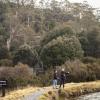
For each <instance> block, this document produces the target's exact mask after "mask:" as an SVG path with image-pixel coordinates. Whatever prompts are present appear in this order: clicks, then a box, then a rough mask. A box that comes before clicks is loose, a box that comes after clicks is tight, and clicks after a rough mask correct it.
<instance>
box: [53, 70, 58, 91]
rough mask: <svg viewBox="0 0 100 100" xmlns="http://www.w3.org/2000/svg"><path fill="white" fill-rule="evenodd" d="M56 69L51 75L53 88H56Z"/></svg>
mask: <svg viewBox="0 0 100 100" xmlns="http://www.w3.org/2000/svg"><path fill="white" fill-rule="evenodd" d="M57 76H58V75H57V71H54V75H53V88H54V89H55V88H57Z"/></svg>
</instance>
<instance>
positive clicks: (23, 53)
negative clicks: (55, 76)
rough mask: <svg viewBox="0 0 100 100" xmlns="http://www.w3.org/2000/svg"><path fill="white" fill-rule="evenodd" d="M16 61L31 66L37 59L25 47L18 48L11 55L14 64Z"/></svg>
mask: <svg viewBox="0 0 100 100" xmlns="http://www.w3.org/2000/svg"><path fill="white" fill-rule="evenodd" d="M18 62H21V63H23V64H28V65H29V66H33V65H34V64H35V63H36V62H37V60H36V57H35V55H34V54H33V53H32V51H31V50H30V49H29V48H27V47H22V48H20V49H19V50H18V51H17V52H16V53H15V54H14V57H13V63H14V64H15V65H16V64H17V63H18Z"/></svg>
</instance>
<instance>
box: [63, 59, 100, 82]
mask: <svg viewBox="0 0 100 100" xmlns="http://www.w3.org/2000/svg"><path fill="white" fill-rule="evenodd" d="M61 67H62V68H65V69H66V72H68V71H69V72H70V74H69V77H67V81H71V82H82V81H93V80H96V79H98V80H99V79H100V74H99V73H100V67H99V64H98V63H96V62H95V63H88V64H84V63H82V62H81V61H80V60H75V61H67V62H66V63H65V64H64V65H62V66H61Z"/></svg>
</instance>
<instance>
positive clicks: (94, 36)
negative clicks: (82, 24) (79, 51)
mask: <svg viewBox="0 0 100 100" xmlns="http://www.w3.org/2000/svg"><path fill="white" fill-rule="evenodd" d="M79 40H80V42H81V45H82V48H83V50H84V54H85V56H92V57H100V55H99V54H100V31H99V29H93V30H92V31H90V32H88V33H86V32H82V33H80V35H79Z"/></svg>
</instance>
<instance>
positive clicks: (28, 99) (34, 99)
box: [21, 88, 50, 100]
mask: <svg viewBox="0 0 100 100" xmlns="http://www.w3.org/2000/svg"><path fill="white" fill-rule="evenodd" d="M48 90H50V89H49V88H41V89H38V90H37V91H36V92H34V93H31V94H30V95H27V96H24V97H23V98H22V99H21V100H39V97H40V96H41V95H43V94H44V93H46V92H47V91H48Z"/></svg>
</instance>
